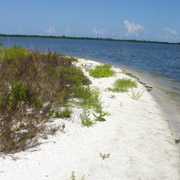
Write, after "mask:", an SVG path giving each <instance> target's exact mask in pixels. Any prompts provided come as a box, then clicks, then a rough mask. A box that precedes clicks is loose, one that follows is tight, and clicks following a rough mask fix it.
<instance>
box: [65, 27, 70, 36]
mask: <svg viewBox="0 0 180 180" xmlns="http://www.w3.org/2000/svg"><path fill="white" fill-rule="evenodd" d="M69 33H70V27H67V28H66V32H65V35H66V36H68V35H69Z"/></svg>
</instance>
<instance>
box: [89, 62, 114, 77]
mask: <svg viewBox="0 0 180 180" xmlns="http://www.w3.org/2000/svg"><path fill="white" fill-rule="evenodd" d="M89 75H90V76H92V77H95V78H101V77H110V76H114V75H115V72H114V71H113V70H111V65H107V64H106V65H101V66H97V67H96V68H95V69H92V70H90V71H89Z"/></svg>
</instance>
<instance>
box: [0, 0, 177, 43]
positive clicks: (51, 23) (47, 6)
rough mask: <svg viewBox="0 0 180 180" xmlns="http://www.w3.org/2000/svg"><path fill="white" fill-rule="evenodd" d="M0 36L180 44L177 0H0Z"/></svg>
mask: <svg viewBox="0 0 180 180" xmlns="http://www.w3.org/2000/svg"><path fill="white" fill-rule="evenodd" d="M0 33H6V34H38V35H57V36H61V35H66V36H84V37H85V36H88V37H111V38H119V39H139V40H157V41H170V42H180V0H29V1H28V0H0Z"/></svg>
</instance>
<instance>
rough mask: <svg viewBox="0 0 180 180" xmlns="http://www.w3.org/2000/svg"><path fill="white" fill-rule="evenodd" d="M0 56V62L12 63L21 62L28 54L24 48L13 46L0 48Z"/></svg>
mask: <svg viewBox="0 0 180 180" xmlns="http://www.w3.org/2000/svg"><path fill="white" fill-rule="evenodd" d="M0 54H1V57H0V58H1V59H0V61H2V60H13V61H18V60H21V59H22V58H23V57H24V56H27V55H28V54H29V52H27V50H26V49H24V48H18V47H16V46H14V47H13V48H9V49H6V48H0Z"/></svg>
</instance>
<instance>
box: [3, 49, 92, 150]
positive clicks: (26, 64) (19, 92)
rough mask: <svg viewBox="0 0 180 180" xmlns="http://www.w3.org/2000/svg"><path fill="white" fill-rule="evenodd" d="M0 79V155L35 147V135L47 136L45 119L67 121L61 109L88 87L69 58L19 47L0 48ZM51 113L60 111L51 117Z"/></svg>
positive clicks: (36, 138)
mask: <svg viewBox="0 0 180 180" xmlns="http://www.w3.org/2000/svg"><path fill="white" fill-rule="evenodd" d="M73 61H74V60H73ZM0 79H1V81H0V132H1V134H0V151H1V152H4V153H14V152H18V151H21V150H25V149H27V148H30V147H33V146H35V145H37V144H38V137H39V135H42V136H43V135H44V134H47V133H48V131H47V128H46V122H47V121H48V120H49V117H50V116H51V115H53V116H54V117H59V118H64V117H69V116H70V114H71V110H69V109H68V108H65V109H64V107H66V105H67V104H68V103H69V102H70V101H71V99H72V98H74V97H75V96H74V95H75V94H76V93H77V89H78V88H79V89H81V87H84V85H89V84H90V83H91V82H90V80H89V79H87V77H85V76H84V74H83V72H82V71H81V69H79V68H76V67H75V66H73V65H72V58H67V57H64V56H63V55H60V54H57V53H46V54H43V53H41V52H37V51H31V52H30V51H27V50H26V49H24V48H20V47H12V48H9V49H6V48H0ZM88 103H89V106H90V105H91V104H93V103H92V102H91V101H88ZM52 109H64V111H60V112H59V111H54V112H53V113H52ZM57 129H58V128H57Z"/></svg>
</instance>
